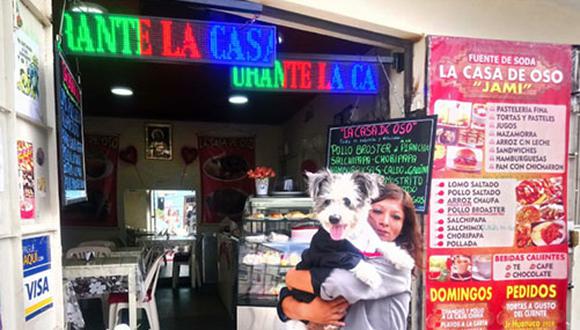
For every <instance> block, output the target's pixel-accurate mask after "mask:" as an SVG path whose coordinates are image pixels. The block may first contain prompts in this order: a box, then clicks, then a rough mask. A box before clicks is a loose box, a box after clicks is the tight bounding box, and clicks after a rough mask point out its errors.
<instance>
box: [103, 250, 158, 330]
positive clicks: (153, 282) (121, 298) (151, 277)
mask: <svg viewBox="0 0 580 330" xmlns="http://www.w3.org/2000/svg"><path fill="white" fill-rule="evenodd" d="M164 255H165V254H162V255H160V256H158V257H157V259H155V261H154V262H153V264H152V265H151V268H149V270H148V272H147V276H146V277H145V288H146V289H147V292H144V294H143V297H140V299H138V300H137V308H138V309H144V310H145V314H147V320H148V321H149V327H150V328H151V330H159V314H158V313H157V304H156V303H155V290H156V289H157V279H158V278H159V269H160V268H161V261H162V260H163V256H164ZM128 301H129V295H128V294H126V293H113V294H111V295H110V296H109V329H113V328H114V327H115V325H116V324H117V321H118V318H119V312H120V311H121V310H123V309H128V308H129V303H128Z"/></svg>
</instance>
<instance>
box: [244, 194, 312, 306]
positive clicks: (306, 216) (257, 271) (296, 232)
mask: <svg viewBox="0 0 580 330" xmlns="http://www.w3.org/2000/svg"><path fill="white" fill-rule="evenodd" d="M312 206H313V203H312V199H311V198H309V197H297V196H296V197H295V196H280V197H278V196H276V197H250V198H248V200H247V202H246V207H245V211H244V219H243V223H242V235H241V237H240V241H239V249H238V285H237V304H238V306H263V307H265V306H275V305H276V302H277V297H278V293H279V291H280V289H281V288H282V287H283V286H284V276H285V274H286V272H287V271H288V270H289V269H291V268H293V267H294V266H295V265H296V264H297V263H298V262H299V261H300V257H301V254H302V251H303V250H304V249H305V248H307V247H308V246H309V244H310V239H311V238H312V236H313V235H314V233H316V231H317V230H318V222H317V221H316V220H315V219H314V216H313V214H312V213H311V212H312Z"/></svg>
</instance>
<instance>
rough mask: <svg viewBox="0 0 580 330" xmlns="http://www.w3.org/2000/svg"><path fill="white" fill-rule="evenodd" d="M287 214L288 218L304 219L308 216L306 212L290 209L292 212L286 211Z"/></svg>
mask: <svg viewBox="0 0 580 330" xmlns="http://www.w3.org/2000/svg"><path fill="white" fill-rule="evenodd" d="M285 216H286V218H287V219H304V218H306V214H304V213H302V212H300V211H290V212H288V213H286V215H285Z"/></svg>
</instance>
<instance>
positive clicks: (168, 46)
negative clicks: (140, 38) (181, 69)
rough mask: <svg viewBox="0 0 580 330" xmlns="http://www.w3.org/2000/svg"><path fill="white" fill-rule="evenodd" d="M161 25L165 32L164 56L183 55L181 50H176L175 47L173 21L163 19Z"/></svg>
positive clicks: (162, 53)
mask: <svg viewBox="0 0 580 330" xmlns="http://www.w3.org/2000/svg"><path fill="white" fill-rule="evenodd" d="M160 23H161V27H162V33H163V51H162V52H161V55H162V56H166V57H181V56H180V54H179V51H174V50H173V49H172V47H173V36H172V31H171V26H172V25H173V22H172V21H166V20H161V21H160Z"/></svg>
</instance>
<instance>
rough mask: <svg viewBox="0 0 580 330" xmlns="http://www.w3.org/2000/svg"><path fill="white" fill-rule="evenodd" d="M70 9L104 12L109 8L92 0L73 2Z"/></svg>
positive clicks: (82, 11)
mask: <svg viewBox="0 0 580 330" xmlns="http://www.w3.org/2000/svg"><path fill="white" fill-rule="evenodd" d="M70 11H72V12H75V13H89V14H104V13H106V12H107V10H106V9H105V8H104V7H102V6H100V5H97V4H96V3H92V2H84V1H76V2H74V3H73V5H72V7H71V8H70Z"/></svg>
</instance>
